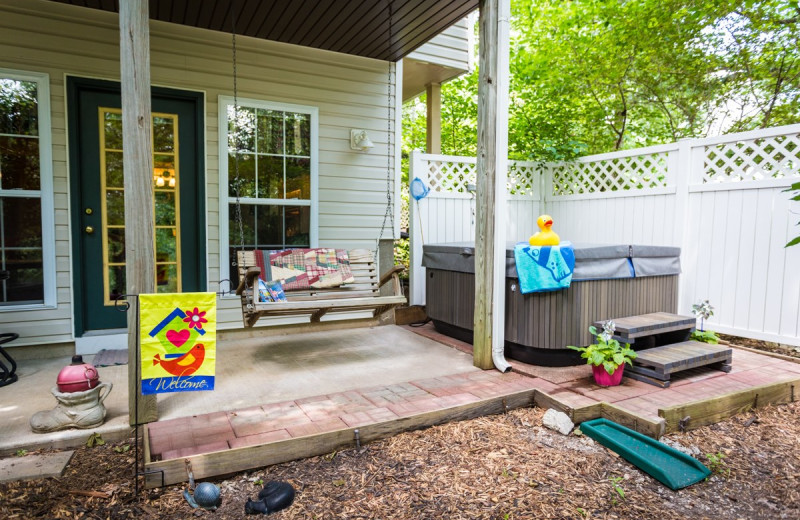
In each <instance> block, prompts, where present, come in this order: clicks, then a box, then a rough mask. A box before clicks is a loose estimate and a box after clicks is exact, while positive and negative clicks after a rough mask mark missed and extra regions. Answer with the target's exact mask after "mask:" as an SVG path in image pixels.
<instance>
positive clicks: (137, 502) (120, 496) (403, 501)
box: [0, 338, 800, 520]
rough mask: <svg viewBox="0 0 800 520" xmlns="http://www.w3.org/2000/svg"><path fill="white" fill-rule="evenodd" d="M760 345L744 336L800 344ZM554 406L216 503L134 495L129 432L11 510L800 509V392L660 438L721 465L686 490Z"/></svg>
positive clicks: (335, 458) (491, 512)
mask: <svg viewBox="0 0 800 520" xmlns="http://www.w3.org/2000/svg"><path fill="white" fill-rule="evenodd" d="M735 339H736V340H737V341H736V342H737V343H743V341H741V338H735ZM760 343H765V345H762V344H760ZM760 343H759V344H757V343H755V342H753V343H750V344H747V346H749V347H752V348H760V349H762V350H772V351H779V352H780V353H782V354H787V355H799V354H800V353H798V352H791V350H792V349H791V348H789V349H778V350H773V349H771V348H769V347H770V345H769V344H766V342H760ZM765 347H767V348H765ZM798 357H800V355H799V356H798ZM543 415H544V410H542V409H538V408H530V409H522V410H514V411H511V412H509V413H507V414H503V415H495V416H490V417H483V418H478V419H473V420H470V421H463V422H458V423H451V424H446V425H442V426H437V427H433V428H428V429H426V430H422V431H417V432H409V433H404V434H401V435H397V436H395V437H392V438H390V439H386V440H384V441H380V442H375V443H372V444H369V445H366V446H363V447H362V448H360V449H355V448H354V449H349V450H345V451H341V452H337V453H331V454H328V455H326V456H322V457H313V458H309V459H304V460H300V461H295V462H290V463H286V464H279V465H276V466H271V467H268V468H263V469H261V470H257V471H251V472H246V473H239V474H236V475H233V476H230V477H229V478H227V479H217V480H214V481H213V482H215V483H216V484H217V485H219V486H220V488H221V490H222V497H223V504H222V507H221V508H220V509H218V510H217V511H215V512H208V511H204V510H195V509H192V508H191V507H190V506H189V505H188V504H187V503H186V501H185V500H184V499H183V496H182V490H183V489H184V487H183V486H169V487H167V488H165V489H163V490H157V491H153V490H148V491H141V492H140V495H139V496H135V493H134V489H133V487H134V486H133V477H132V474H133V447H132V445H131V442H132V441H129V442H127V443H119V444H115V445H108V444H107V445H103V446H96V447H93V448H88V447H84V448H81V449H78V450H77V451H76V453H75V456H74V457H73V458H72V461H71V462H70V464H69V465H68V466H67V469H66V471H65V473H64V475H63V476H62V477H61V478H49V479H42V480H35V481H28V482H11V483H0V518H2V519H10V518H92V519H95V518H96V519H134V518H135V519H139V518H159V519H167V520H171V519H185V518H208V519H224V520H228V519H235V518H250V517H248V516H246V515H245V514H244V504H245V501H246V500H247V498H248V497H255V496H256V495H257V494H258V491H259V490H260V489H261V487H262V486H263V484H264V483H266V482H267V481H269V480H284V481H288V482H290V483H291V484H292V485H293V486H294V487H295V488H296V490H297V497H296V499H295V502H294V504H293V505H292V506H291V507H289V508H288V509H286V510H284V511H281V512H279V513H275V514H274V515H271V517H272V518H275V519H276V520H285V519H292V518H302V519H328V518H331V519H333V518H342V519H366V518H370V519H372V518H376V519H377V518H379V519H503V520H519V519H543V518H554V519H555V518H558V519H561V518H564V519H612V518H617V519H628V518H635V519H637V520H649V519H659V520H661V519H665V518H691V519H694V518H698V519H699V518H709V519H714V520H727V519H731V520H734V519H778V518H790V519H796V518H800V440H799V439H800V402H795V403H792V404H789V405H784V406H775V407H766V408H762V409H759V410H756V411H753V412H750V413H747V414H742V415H739V416H736V417H733V418H731V419H729V420H727V421H724V422H721V423H718V424H715V425H712V426H707V427H703V428H699V429H697V430H692V431H688V432H684V433H674V434H670V435H667V436H665V437H664V438H662V441H665V442H667V443H671V444H673V445H676V446H680V447H682V448H684V449H686V450H688V451H689V452H691V453H692V454H693V455H694V456H695V457H697V458H698V459H699V460H700V461H701V462H703V463H704V464H706V465H707V466H708V467H709V468H710V469H711V470H712V471H713V473H712V476H711V477H710V478H709V479H707V480H705V481H703V482H700V483H698V484H695V485H693V486H690V487H688V488H685V489H683V490H680V491H671V490H670V489H669V488H667V487H665V486H663V485H662V484H660V483H659V482H657V481H656V480H654V479H653V478H651V477H649V476H648V475H647V474H645V473H643V472H641V471H640V470H638V469H637V468H636V467H635V466H632V465H631V464H629V463H627V462H626V461H624V460H622V459H621V458H619V457H618V456H617V455H616V454H614V453H613V452H611V451H610V450H607V449H606V448H604V447H602V446H601V445H599V444H597V443H595V442H594V441H592V440H591V439H589V438H587V437H585V436H581V435H577V434H575V433H573V434H571V435H569V436H563V435H561V434H559V433H556V432H553V431H551V430H548V429H546V428H544V427H543V426H542V416H543Z"/></svg>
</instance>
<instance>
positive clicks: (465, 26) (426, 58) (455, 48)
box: [405, 17, 472, 71]
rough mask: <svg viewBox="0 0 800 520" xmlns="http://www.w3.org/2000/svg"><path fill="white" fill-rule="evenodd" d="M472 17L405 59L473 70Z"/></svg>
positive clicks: (436, 37) (451, 27)
mask: <svg viewBox="0 0 800 520" xmlns="http://www.w3.org/2000/svg"><path fill="white" fill-rule="evenodd" d="M471 20H472V18H471V17H467V18H463V19H461V20H459V21H458V22H456V23H455V24H453V25H451V26H450V27H448V28H447V29H445V30H444V31H442V32H441V33H440V34H438V35H436V36H435V37H434V38H432V39H431V40H430V41H429V42H427V43H426V44H425V45H422V46H420V47H419V48H418V49H417V50H415V51H414V52H412V53H411V54H409V55H408V56H406V58H405V59H411V60H417V61H423V62H425V63H430V64H432V65H441V66H442V67H449V68H452V69H460V70H463V71H467V70H470V68H471V56H470V54H471V52H472V49H471V46H470V31H472V25H471Z"/></svg>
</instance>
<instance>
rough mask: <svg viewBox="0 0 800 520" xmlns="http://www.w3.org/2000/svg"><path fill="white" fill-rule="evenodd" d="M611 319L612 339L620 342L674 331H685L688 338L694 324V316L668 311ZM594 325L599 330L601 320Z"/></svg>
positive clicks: (601, 324) (601, 325) (631, 341)
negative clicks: (612, 325) (614, 327)
mask: <svg viewBox="0 0 800 520" xmlns="http://www.w3.org/2000/svg"><path fill="white" fill-rule="evenodd" d="M612 321H613V322H614V325H616V329H615V332H614V339H616V340H617V341H620V342H622V343H634V342H635V341H636V339H637V338H644V337H649V336H655V335H656V334H664V333H667V332H675V331H686V339H688V338H689V333H691V331H692V330H694V328H695V325H696V319H695V318H694V316H681V315H680V314H672V313H669V312H651V313H650V314H640V315H639V316H626V317H624V318H613V319H612ZM594 326H595V327H597V330H598V331H599V330H600V329H602V328H603V322H602V321H596V322H594Z"/></svg>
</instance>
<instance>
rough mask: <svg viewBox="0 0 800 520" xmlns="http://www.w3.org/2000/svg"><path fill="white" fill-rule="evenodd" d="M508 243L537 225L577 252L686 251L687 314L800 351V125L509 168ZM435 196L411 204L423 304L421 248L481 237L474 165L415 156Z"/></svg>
mask: <svg viewBox="0 0 800 520" xmlns="http://www.w3.org/2000/svg"><path fill="white" fill-rule="evenodd" d="M509 170H510V173H509V180H508V186H509V208H508V215H506V217H505V218H506V222H507V224H508V225H507V228H506V229H507V234H506V238H507V240H508V241H509V242H519V241H525V240H527V238H528V237H529V236H530V235H531V234H533V233H534V232H535V231H537V229H536V217H537V216H538V215H539V214H541V213H548V214H550V215H551V216H552V217H553V219H554V221H555V224H554V225H553V229H554V230H555V231H556V232H557V233H558V234H559V235H560V236H561V238H562V240H570V241H571V242H573V243H626V244H655V245H674V246H679V247H681V266H682V274H681V277H680V297H679V304H678V312H680V313H682V314H690V313H691V306H692V304H693V303H696V302H698V301H700V300H705V299H708V300H710V301H711V304H712V305H713V306H714V307H715V309H716V311H715V315H714V316H713V317H712V318H711V320H709V328H711V329H712V330H715V331H717V332H723V333H727V334H734V335H738V336H744V337H750V338H756V339H762V340H767V341H775V342H780V343H785V344H790V345H797V346H800V246H795V247H790V248H785V247H784V246H785V244H786V243H787V242H788V241H789V240H791V238H793V237H794V236H796V235H798V234H800V227H798V226H796V224H797V222H798V221H800V203H797V202H793V201H791V200H790V198H791V196H792V194H791V193H790V192H786V191H785V190H786V188H788V187H789V186H790V185H791V184H792V183H793V182H797V181H798V180H800V125H791V126H784V127H777V128H770V129H766V130H758V131H753V132H745V133H740V134H730V135H725V136H720V137H714V138H708V139H686V140H682V141H679V142H678V143H673V144H668V145H662V146H653V147H648V148H640V149H637V150H626V151H624V152H615V153H609V154H602V155H594V156H590V157H583V158H580V159H578V160H577V161H574V162H570V163H564V164H546V165H541V166H540V167H538V168H537V165H536V164H535V163H514V162H513V161H510V162H509ZM415 177H419V178H420V179H421V180H422V181H423V182H424V183H425V184H426V185H427V186H429V187H430V190H431V191H430V193H429V194H428V196H427V197H425V198H424V199H422V200H420V201H419V202H416V201H414V200H413V199H412V200H411V202H410V205H409V210H410V215H409V223H410V234H411V264H412V265H411V280H410V284H411V301H412V303H413V304H416V305H424V304H425V273H424V268H422V266H421V265H420V263H421V260H422V245H423V243H425V244H433V243H440V242H455V241H471V240H474V230H475V226H474V210H475V201H474V195H473V191H471V190H470V188H472V186H473V185H474V183H475V159H474V158H465V157H452V156H439V155H427V154H420V153H414V154H412V160H411V170H410V173H409V179H411V180H413V179H414V178H415Z"/></svg>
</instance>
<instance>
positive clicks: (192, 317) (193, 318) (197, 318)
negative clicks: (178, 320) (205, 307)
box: [183, 307, 208, 330]
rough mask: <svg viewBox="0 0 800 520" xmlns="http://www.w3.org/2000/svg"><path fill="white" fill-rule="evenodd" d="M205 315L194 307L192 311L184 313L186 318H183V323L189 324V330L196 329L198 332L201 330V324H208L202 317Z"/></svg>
mask: <svg viewBox="0 0 800 520" xmlns="http://www.w3.org/2000/svg"><path fill="white" fill-rule="evenodd" d="M205 315H206V311H202V312H201V311H200V310H198V308H197V307H195V308H194V310H193V311H186V317H185V318H183V321H184V322H185V323H188V324H189V328H190V329H191V328H196V329H198V330H199V329H202V328H203V323H208V320H207V319H205V318H204V317H203V316H205Z"/></svg>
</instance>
